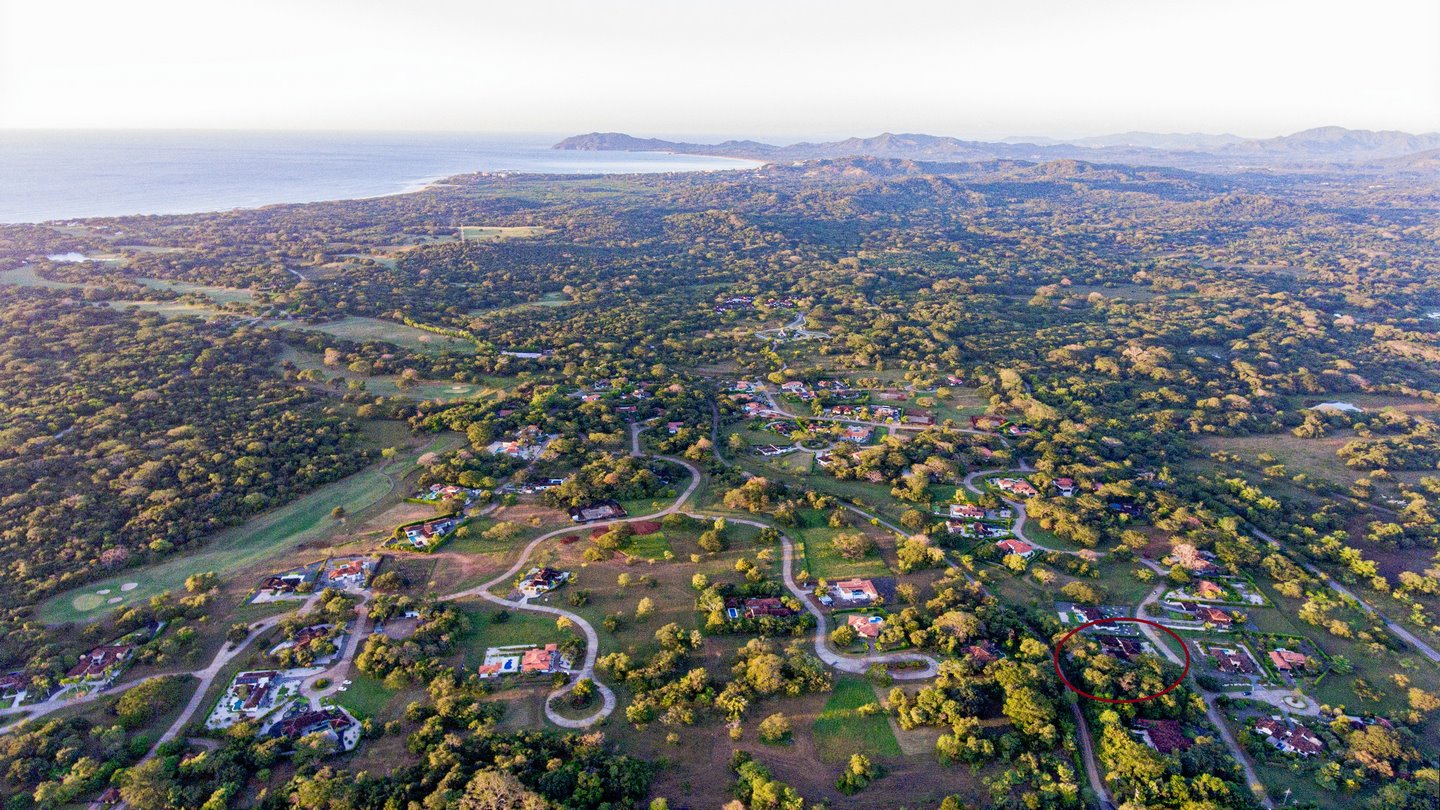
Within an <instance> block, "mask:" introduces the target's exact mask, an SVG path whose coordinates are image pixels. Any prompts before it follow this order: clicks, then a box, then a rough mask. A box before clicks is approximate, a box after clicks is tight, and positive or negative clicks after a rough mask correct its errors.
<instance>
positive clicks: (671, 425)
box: [665, 422, 685, 436]
mask: <svg viewBox="0 0 1440 810" xmlns="http://www.w3.org/2000/svg"><path fill="white" fill-rule="evenodd" d="M683 427H685V423H684V422H666V423H665V431H666V432H667V433H669V434H670V435H671V436H674V435H675V434H676V433H679V432H680V428H683Z"/></svg>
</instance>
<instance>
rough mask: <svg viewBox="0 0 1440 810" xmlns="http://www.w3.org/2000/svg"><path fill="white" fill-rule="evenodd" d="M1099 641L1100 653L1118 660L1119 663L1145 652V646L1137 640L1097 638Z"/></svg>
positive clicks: (1119, 637)
mask: <svg viewBox="0 0 1440 810" xmlns="http://www.w3.org/2000/svg"><path fill="white" fill-rule="evenodd" d="M1098 638H1099V640H1100V652H1102V653H1104V654H1106V655H1108V656H1110V657H1111V658H1118V659H1120V660H1121V661H1129V660H1130V659H1132V658H1134V657H1135V656H1137V655H1139V654H1141V653H1143V652H1145V644H1144V643H1143V642H1141V641H1140V640H1139V639H1133V638H1123V637H1121V636H1098Z"/></svg>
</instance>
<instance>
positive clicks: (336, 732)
mask: <svg viewBox="0 0 1440 810" xmlns="http://www.w3.org/2000/svg"><path fill="white" fill-rule="evenodd" d="M355 725H356V722H355V718H353V717H351V716H350V715H349V714H348V713H346V712H345V710H344V709H338V708H330V709H312V710H309V711H304V712H301V713H300V714H296V715H292V716H290V717H287V718H285V719H284V720H281V721H280V722H278V723H276V724H275V725H273V726H271V727H270V735H271V736H273V737H285V738H287V739H291V740H298V739H300V738H301V737H304V736H305V735H307V734H326V735H328V736H331V737H333V738H334V740H335V741H336V742H338V743H340V744H341V747H342V748H344V749H345V750H347V751H348V750H350V749H351V748H353V747H354V743H353V742H352V741H349V740H347V739H346V736H347V735H346V731H348V730H350V729H351V728H352V727H353V726H355Z"/></svg>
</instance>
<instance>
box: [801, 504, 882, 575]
mask: <svg viewBox="0 0 1440 810" xmlns="http://www.w3.org/2000/svg"><path fill="white" fill-rule="evenodd" d="M800 521H801V524H802V525H801V526H799V527H797V528H793V529H791V530H790V536H791V537H792V538H793V539H795V540H796V541H798V542H799V544H800V546H801V549H800V552H801V553H802V554H803V555H804V558H805V570H807V571H809V572H810V577H811V578H812V579H818V578H820V577H824V578H825V579H829V580H832V581H833V580H836V579H846V578H848V577H883V576H889V575H890V569H889V568H888V567H886V565H885V561H884V560H883V559H881V558H880V552H879V551H871V552H870V553H869V554H868V555H866V557H865V558H864V559H860V560H847V559H845V558H844V557H842V556H840V552H838V551H836V550H835V547H834V546H833V545H832V544H831V542H830V540H831V538H833V537H834V536H835V535H837V534H839V533H840V532H841V531H863V529H861V528H859V527H852V528H848V529H832V528H830V526H829V525H828V523H827V522H826V521H827V516H826V515H825V514H824V513H822V512H819V511H817V510H814V509H806V510H802V511H801V512H800Z"/></svg>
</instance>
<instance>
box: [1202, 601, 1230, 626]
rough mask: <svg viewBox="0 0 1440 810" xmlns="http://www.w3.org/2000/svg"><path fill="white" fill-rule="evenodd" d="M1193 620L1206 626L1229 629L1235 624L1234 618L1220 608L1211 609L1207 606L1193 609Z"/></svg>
mask: <svg viewBox="0 0 1440 810" xmlns="http://www.w3.org/2000/svg"><path fill="white" fill-rule="evenodd" d="M1195 618H1197V619H1199V620H1200V621H1202V622H1205V623H1206V624H1212V625H1214V626H1216V627H1229V626H1230V625H1232V624H1234V623H1235V617H1233V616H1231V615H1230V614H1229V613H1226V612H1225V611H1223V610H1221V609H1220V608H1213V607H1209V606H1207V605H1198V606H1196V608H1195Z"/></svg>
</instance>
